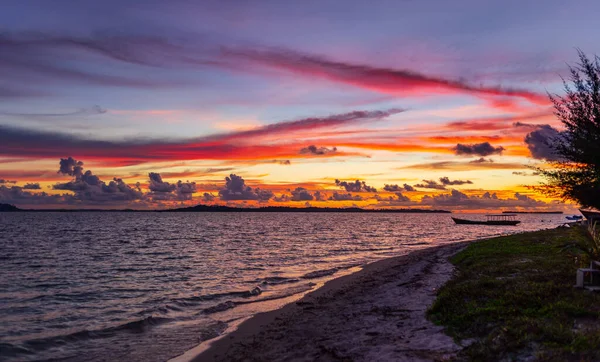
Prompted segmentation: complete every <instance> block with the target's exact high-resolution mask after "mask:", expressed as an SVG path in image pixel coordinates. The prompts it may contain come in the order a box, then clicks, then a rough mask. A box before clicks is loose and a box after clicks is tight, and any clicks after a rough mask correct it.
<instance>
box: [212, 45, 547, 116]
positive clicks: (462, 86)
mask: <svg viewBox="0 0 600 362" xmlns="http://www.w3.org/2000/svg"><path fill="white" fill-rule="evenodd" d="M224 53H225V55H226V56H227V57H231V58H238V59H243V60H245V61H246V62H253V63H255V64H258V65H263V66H268V67H273V68H277V69H281V70H285V71H289V72H294V73H299V74H302V75H303V76H310V77H314V78H321V79H326V80H328V81H336V82H340V83H344V84H349V85H352V86H355V87H360V88H364V89H368V90H370V91H378V92H381V93H388V94H389V93H391V94H394V95H398V94H403V95H413V94H421V93H422V92H425V91H427V92H439V93H444V94H448V93H467V94H473V95H476V96H482V97H484V98H486V99H487V98H488V97H489V96H504V97H506V96H510V97H520V98H523V99H526V100H528V101H531V102H534V103H538V104H539V103H541V104H547V103H548V98H547V97H546V95H544V94H538V93H534V92H530V91H527V90H522V89H511V88H502V87H483V86H475V85H471V84H468V83H467V82H465V81H462V80H450V79H444V78H440V77H433V76H428V75H425V74H421V73H418V72H415V71H411V70H403V69H390V68H378V67H373V66H369V65H363V64H352V63H345V62H337V61H333V60H329V59H326V58H324V57H320V56H316V55H311V54H305V53H299V52H294V51H291V50H286V49H281V48H276V49H275V48H263V49H258V50H257V49H226V50H224Z"/></svg>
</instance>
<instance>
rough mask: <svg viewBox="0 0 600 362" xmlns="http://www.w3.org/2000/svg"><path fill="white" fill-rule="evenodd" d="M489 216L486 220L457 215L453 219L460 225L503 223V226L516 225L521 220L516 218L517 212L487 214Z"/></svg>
mask: <svg viewBox="0 0 600 362" xmlns="http://www.w3.org/2000/svg"><path fill="white" fill-rule="evenodd" d="M485 216H486V217H487V220H486V221H481V220H467V219H459V218H457V217H453V218H452V220H454V222H455V223H456V224H460V225H501V226H514V225H517V224H519V223H521V221H519V220H516V219H515V217H516V216H517V215H515V214H499V215H485Z"/></svg>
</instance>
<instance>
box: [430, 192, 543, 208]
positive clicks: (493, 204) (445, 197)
mask: <svg viewBox="0 0 600 362" xmlns="http://www.w3.org/2000/svg"><path fill="white" fill-rule="evenodd" d="M421 204H423V205H432V206H435V207H452V208H461V209H475V208H500V207H507V208H518V207H523V208H535V207H543V206H547V204H546V203H545V202H543V201H538V200H535V199H532V198H531V197H529V196H527V195H523V194H520V193H516V194H515V197H514V198H513V199H500V198H498V196H497V195H496V194H495V193H493V194H490V193H489V192H486V193H485V194H483V195H482V196H468V195H466V194H464V193H462V192H460V191H458V190H452V191H451V193H450V194H441V195H433V196H429V195H425V196H424V197H423V199H422V200H421Z"/></svg>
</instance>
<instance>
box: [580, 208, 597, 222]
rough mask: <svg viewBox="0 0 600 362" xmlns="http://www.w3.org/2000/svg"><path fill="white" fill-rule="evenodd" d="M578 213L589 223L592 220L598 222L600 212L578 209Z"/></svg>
mask: <svg viewBox="0 0 600 362" xmlns="http://www.w3.org/2000/svg"><path fill="white" fill-rule="evenodd" d="M579 212H580V213H581V214H583V216H585V218H586V219H588V220H590V221H592V220H597V221H600V211H593V210H584V209H579Z"/></svg>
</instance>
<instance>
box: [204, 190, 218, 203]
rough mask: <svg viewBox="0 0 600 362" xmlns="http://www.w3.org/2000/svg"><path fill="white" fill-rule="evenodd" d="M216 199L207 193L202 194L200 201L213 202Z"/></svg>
mask: <svg viewBox="0 0 600 362" xmlns="http://www.w3.org/2000/svg"><path fill="white" fill-rule="evenodd" d="M215 199H216V197H215V195H213V194H209V193H208V192H205V193H204V194H202V201H204V202H213V201H215Z"/></svg>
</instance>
